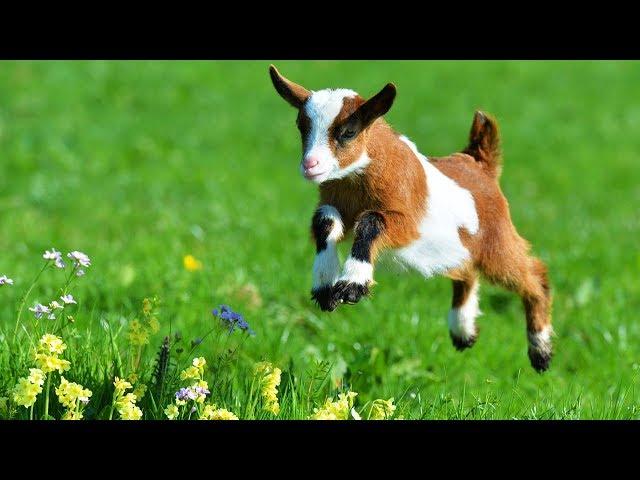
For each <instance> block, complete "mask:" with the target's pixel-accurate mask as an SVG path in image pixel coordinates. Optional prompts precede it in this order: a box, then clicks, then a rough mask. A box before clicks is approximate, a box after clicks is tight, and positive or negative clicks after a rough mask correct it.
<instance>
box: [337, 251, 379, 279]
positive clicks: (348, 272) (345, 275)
mask: <svg viewBox="0 0 640 480" xmlns="http://www.w3.org/2000/svg"><path fill="white" fill-rule="evenodd" d="M338 280H342V281H345V282H350V283H357V284H359V285H368V284H369V283H371V282H372V281H373V265H371V264H370V263H369V262H363V261H362V260H357V259H355V258H353V257H351V255H349V258H347V261H346V262H345V263H344V270H343V271H342V276H341V277H340V278H339V279H338Z"/></svg>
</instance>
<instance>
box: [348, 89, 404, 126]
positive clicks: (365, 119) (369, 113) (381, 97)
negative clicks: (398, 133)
mask: <svg viewBox="0 0 640 480" xmlns="http://www.w3.org/2000/svg"><path fill="white" fill-rule="evenodd" d="M395 98H396V86H395V85H394V84H393V83H387V84H386V85H385V86H384V88H383V89H382V90H380V91H379V92H378V93H376V94H375V95H374V96H373V97H371V98H370V99H369V100H367V101H366V102H364V103H363V104H362V105H360V107H359V108H358V110H356V111H355V112H354V114H355V116H356V117H357V118H358V120H359V121H360V124H361V128H362V129H365V128H367V127H368V126H369V125H371V124H372V123H373V121H374V120H375V119H376V118H378V117H381V116H382V115H384V114H385V113H387V112H388V111H389V109H390V108H391V105H393V101H394V100H395Z"/></svg>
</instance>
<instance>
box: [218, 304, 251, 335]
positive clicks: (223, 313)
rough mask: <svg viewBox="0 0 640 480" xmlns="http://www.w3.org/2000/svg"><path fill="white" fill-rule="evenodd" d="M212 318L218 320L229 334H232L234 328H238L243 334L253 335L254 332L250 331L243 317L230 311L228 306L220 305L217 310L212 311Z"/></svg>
mask: <svg viewBox="0 0 640 480" xmlns="http://www.w3.org/2000/svg"><path fill="white" fill-rule="evenodd" d="M211 313H213V316H214V317H217V318H219V319H220V320H221V321H222V323H223V324H224V325H225V326H226V327H227V328H228V329H229V333H233V331H234V330H235V329H236V328H239V329H240V330H242V331H243V332H247V333H249V335H255V332H254V331H253V330H252V329H251V327H250V326H249V324H248V323H247V321H246V320H245V319H244V317H243V316H242V315H241V314H240V313H238V312H234V311H233V310H231V307H229V306H228V305H220V306H219V307H218V308H214V309H213V310H212V312H211Z"/></svg>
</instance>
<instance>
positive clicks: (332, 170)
mask: <svg viewBox="0 0 640 480" xmlns="http://www.w3.org/2000/svg"><path fill="white" fill-rule="evenodd" d="M356 95H357V93H356V92H354V91H353V90H348V89H345V88H339V89H335V90H333V89H325V90H319V91H317V92H312V94H311V96H310V97H309V100H307V102H306V103H305V106H304V111H305V113H306V114H307V116H308V117H309V120H310V121H311V129H310V131H309V136H308V138H307V141H306V143H305V151H304V155H303V156H304V157H307V156H311V155H312V156H314V157H315V158H317V159H318V161H319V164H318V165H317V166H316V167H314V169H313V170H314V172H316V171H317V172H318V176H317V177H315V178H313V180H312V181H313V182H315V183H322V182H325V181H327V180H334V179H338V178H344V177H346V176H348V175H351V174H352V173H358V172H361V171H362V170H363V169H364V168H365V167H366V166H367V165H368V164H369V162H370V161H371V159H370V158H369V157H368V156H367V155H366V153H363V155H362V156H361V157H360V158H359V159H358V160H356V161H355V162H354V163H352V164H351V165H349V166H348V167H346V168H344V169H340V164H339V162H338V159H337V158H336V157H335V155H334V154H333V152H332V151H331V148H330V147H329V127H331V124H333V122H334V120H335V119H336V117H337V116H338V114H339V113H340V110H342V105H343V101H344V99H345V98H352V97H355V96H356ZM300 168H301V173H303V174H304V169H303V167H302V166H301V167H300Z"/></svg>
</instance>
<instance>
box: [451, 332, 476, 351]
mask: <svg viewBox="0 0 640 480" xmlns="http://www.w3.org/2000/svg"><path fill="white" fill-rule="evenodd" d="M449 335H450V336H451V343H453V346H454V347H456V350H458V351H459V352H462V351H463V350H466V349H467V348H471V347H473V345H474V344H475V343H476V340H477V339H478V334H473V335H472V336H471V337H469V338H460V337H456V336H455V335H453V334H452V333H449Z"/></svg>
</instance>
